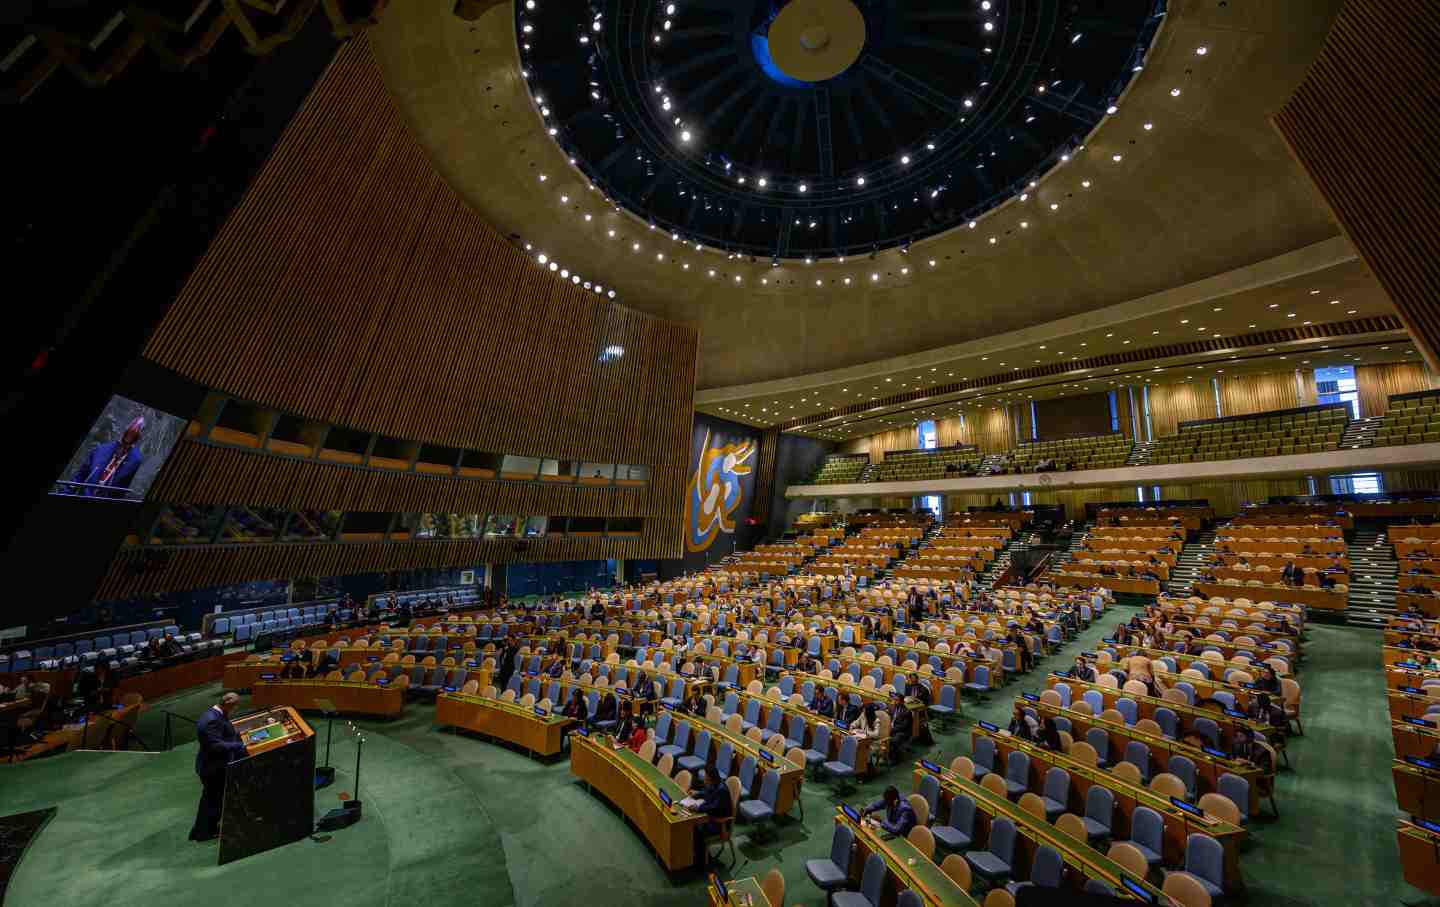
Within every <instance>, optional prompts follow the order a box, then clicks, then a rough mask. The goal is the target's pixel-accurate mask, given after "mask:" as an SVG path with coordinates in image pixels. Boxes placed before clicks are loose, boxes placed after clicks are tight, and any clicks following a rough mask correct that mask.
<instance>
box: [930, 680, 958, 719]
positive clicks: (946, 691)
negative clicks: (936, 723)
mask: <svg viewBox="0 0 1440 907" xmlns="http://www.w3.org/2000/svg"><path fill="white" fill-rule="evenodd" d="M959 712H960V710H959V708H957V706H956V699H955V687H954V685H952V684H949V683H947V684H945V685H944V686H942V687H940V698H939V700H938V701H937V702H936V703H935V704H934V705H932V706H930V713H931V714H932V715H938V716H940V717H941V718H953V717H954V716H956V715H957V714H959Z"/></svg>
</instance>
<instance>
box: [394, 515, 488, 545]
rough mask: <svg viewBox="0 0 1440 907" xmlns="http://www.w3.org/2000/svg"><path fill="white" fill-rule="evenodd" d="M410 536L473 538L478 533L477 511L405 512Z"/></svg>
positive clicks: (478, 516)
mask: <svg viewBox="0 0 1440 907" xmlns="http://www.w3.org/2000/svg"><path fill="white" fill-rule="evenodd" d="M405 517H406V520H407V523H408V525H409V526H410V531H411V538H415V539H473V538H476V537H477V536H479V534H480V514H478V513H407V514H406V515H405Z"/></svg>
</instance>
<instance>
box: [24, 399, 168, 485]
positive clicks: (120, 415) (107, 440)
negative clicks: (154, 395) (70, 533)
mask: <svg viewBox="0 0 1440 907" xmlns="http://www.w3.org/2000/svg"><path fill="white" fill-rule="evenodd" d="M184 430H185V420H184V419H182V418H180V417H179V416H172V415H170V414H169V413H166V412H161V411H160V410H158V409H154V408H153V407H149V406H144V405H142V404H140V403H136V402H135V401H134V400H131V399H128V398H126V397H121V396H118V395H117V396H114V397H111V398H110V402H109V403H107V404H105V409H104V411H102V412H101V413H100V418H98V419H96V420H95V424H94V425H92V426H90V433H89V434H88V435H87V436H86V438H85V443H83V444H81V445H80V447H79V449H78V450H76V451H75V453H74V455H73V456H71V457H70V463H69V464H68V465H67V466H66V467H65V472H64V474H63V475H61V476H60V478H59V479H57V480H56V481H55V487H54V489H53V491H52V492H51V493H52V494H58V495H65V496H68V497H86V498H94V499H97V500H117V501H140V500H144V498H145V493H146V492H147V491H149V490H150V483H151V482H154V481H155V475H156V473H158V472H159V471H160V467H161V466H163V465H164V464H165V460H166V458H167V457H169V456H170V451H171V450H173V449H174V447H175V442H176V441H179V440H180V433H181V432H183V431H184Z"/></svg>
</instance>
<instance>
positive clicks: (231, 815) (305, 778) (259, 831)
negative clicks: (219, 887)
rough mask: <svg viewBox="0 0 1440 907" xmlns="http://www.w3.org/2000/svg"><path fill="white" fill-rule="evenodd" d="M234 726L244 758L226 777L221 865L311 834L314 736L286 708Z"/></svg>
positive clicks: (306, 725)
mask: <svg viewBox="0 0 1440 907" xmlns="http://www.w3.org/2000/svg"><path fill="white" fill-rule="evenodd" d="M233 724H234V725H235V730H236V731H238V732H239V734H240V739H241V740H243V741H245V749H246V750H247V752H248V755H247V756H246V758H244V759H241V760H239V761H238V762H232V763H230V767H229V768H228V769H227V770H226V773H225V806H224V810H223V812H222V813H221V816H220V863H221V864H222V865H223V864H225V863H229V862H230V861H231V860H239V859H243V858H244V857H248V856H250V855H251V854H257V853H260V852H262V851H266V850H269V849H270V848H272V847H280V846H281V845H284V844H289V843H291V842H292V841H298V840H300V839H301V838H303V837H306V836H307V835H309V834H311V833H312V832H313V831H314V830H315V732H314V731H313V730H311V728H310V725H308V724H306V723H305V719H303V718H301V717H300V713H298V712H296V711H295V710H294V709H292V708H290V707H289V706H279V707H277V708H273V709H270V710H268V711H264V712H258V713H256V714H253V715H246V716H245V717H244V718H239V719H236V720H235V721H234V722H233Z"/></svg>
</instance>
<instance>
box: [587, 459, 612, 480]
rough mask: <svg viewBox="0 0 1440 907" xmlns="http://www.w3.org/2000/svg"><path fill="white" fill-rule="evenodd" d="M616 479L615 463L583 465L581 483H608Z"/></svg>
mask: <svg viewBox="0 0 1440 907" xmlns="http://www.w3.org/2000/svg"><path fill="white" fill-rule="evenodd" d="M614 479H615V464H614V463H581V464H580V481H581V482H595V483H601V484H604V483H608V482H611V481H614Z"/></svg>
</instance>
